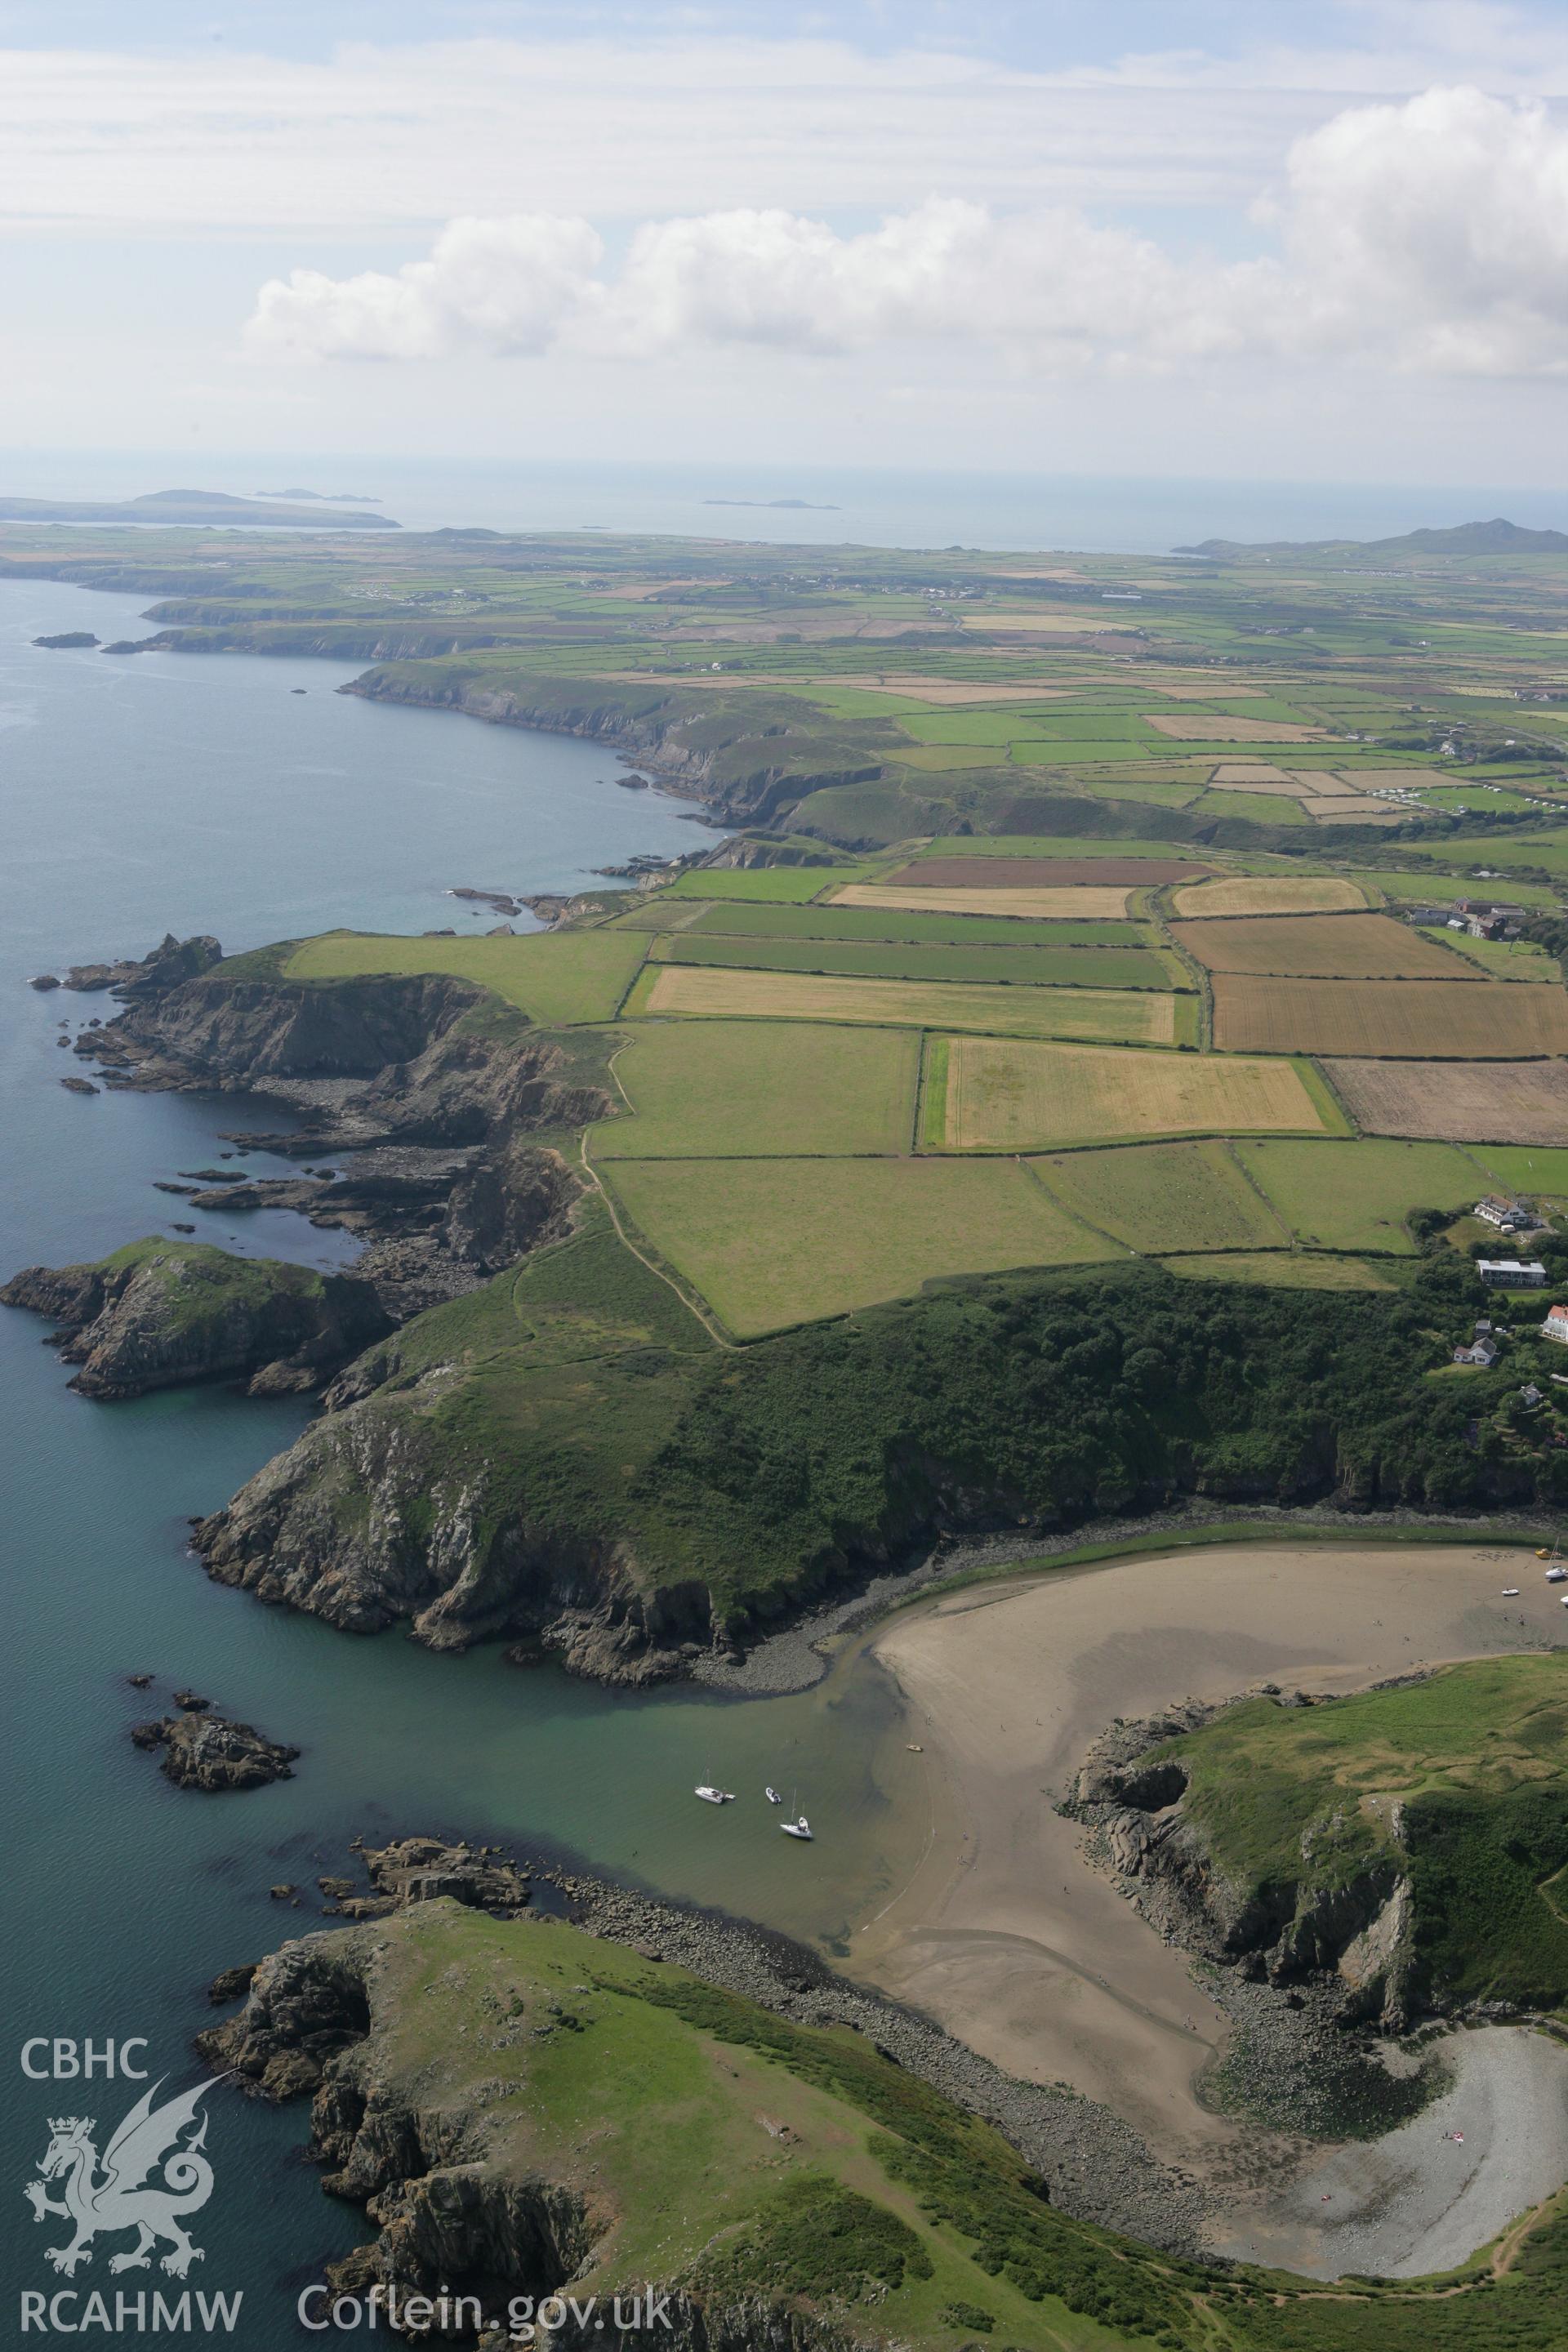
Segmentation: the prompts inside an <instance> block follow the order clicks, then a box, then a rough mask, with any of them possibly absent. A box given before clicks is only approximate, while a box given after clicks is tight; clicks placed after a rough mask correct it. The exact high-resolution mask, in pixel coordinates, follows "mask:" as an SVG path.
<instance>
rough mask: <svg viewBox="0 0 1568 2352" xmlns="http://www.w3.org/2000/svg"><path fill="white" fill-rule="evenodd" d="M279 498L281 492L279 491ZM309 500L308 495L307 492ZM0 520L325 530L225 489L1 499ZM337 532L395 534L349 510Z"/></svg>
mask: <svg viewBox="0 0 1568 2352" xmlns="http://www.w3.org/2000/svg"><path fill="white" fill-rule="evenodd" d="M279 495H281V493H279ZM305 495H306V496H309V495H310V493H309V492H307V493H305ZM0 522H132V523H152V524H159V525H163V524H167V523H180V524H206V525H209V526H210V525H213V524H222V523H239V524H244V525H246V526H247V528H249V527H254V526H256V525H257V524H265V525H267V526H268V527H269V528H271V529H273V530H288V529H289V527H290V525H292V526H294V527H295V528H300V527H302V528H304V529H306V530H321V517H320V516H319V515H313V514H311V513H310V511H309V510H308V509H305V508H302V507H286V506H277V505H273V504H270V503H269V504H267V505H263V504H262V503H261V502H260V501H259V500H258V499H236V498H231V497H230V496H229V495H228V493H227V492H226V490H150V491H149V492H148V493H147V495H146V496H145V497H144V498H140V499H0ZM332 526H333V528H334V529H335V530H397V529H398V528H399V525H398V524H396V523H395V522H394V521H393V520H392V518H391V516H390V515H379V514H358V513H353V512H349V513H346V514H338V515H334V516H333V517H332Z"/></svg>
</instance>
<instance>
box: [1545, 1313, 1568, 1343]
mask: <svg viewBox="0 0 1568 2352" xmlns="http://www.w3.org/2000/svg"><path fill="white" fill-rule="evenodd" d="M1541 1336H1542V1339H1561V1340H1562V1342H1563V1346H1564V1347H1565V1348H1568V1307H1548V1308H1547V1310H1546V1320H1545V1322H1544V1323H1543V1324H1542V1327H1541Z"/></svg>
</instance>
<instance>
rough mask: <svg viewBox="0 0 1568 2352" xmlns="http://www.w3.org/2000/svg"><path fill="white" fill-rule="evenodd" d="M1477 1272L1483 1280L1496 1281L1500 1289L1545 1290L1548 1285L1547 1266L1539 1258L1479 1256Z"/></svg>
mask: <svg viewBox="0 0 1568 2352" xmlns="http://www.w3.org/2000/svg"><path fill="white" fill-rule="evenodd" d="M1476 1272H1477V1273H1478V1274H1479V1276H1480V1277H1481V1280H1482V1281H1483V1282H1489V1283H1494V1284H1495V1285H1496V1286H1497V1287H1498V1288H1499V1289H1500V1290H1544V1289H1545V1287H1546V1268H1545V1267H1544V1266H1543V1265H1542V1263H1541V1261H1540V1259H1539V1258H1532V1257H1531V1258H1517V1257H1483V1258H1479V1259H1478V1260H1477V1262H1476Z"/></svg>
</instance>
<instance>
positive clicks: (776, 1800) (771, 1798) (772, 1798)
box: [763, 1787, 784, 1805]
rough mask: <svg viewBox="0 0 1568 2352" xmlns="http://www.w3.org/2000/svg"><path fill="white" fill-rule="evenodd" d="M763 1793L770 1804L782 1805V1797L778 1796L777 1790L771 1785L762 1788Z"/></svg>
mask: <svg viewBox="0 0 1568 2352" xmlns="http://www.w3.org/2000/svg"><path fill="white" fill-rule="evenodd" d="M763 1796H764V1797H765V1798H766V1799H767V1801H768V1802H769V1804H770V1805H782V1804H783V1802H784V1799H783V1798H782V1797H781V1796H780V1794H779V1792H778V1790H776V1789H774V1788H773V1787H769V1788H766V1789H764V1790H763Z"/></svg>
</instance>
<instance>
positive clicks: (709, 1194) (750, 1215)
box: [605, 1159, 1121, 1339]
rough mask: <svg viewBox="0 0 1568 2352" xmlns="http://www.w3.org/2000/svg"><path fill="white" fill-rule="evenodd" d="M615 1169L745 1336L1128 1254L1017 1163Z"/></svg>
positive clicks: (646, 1222)
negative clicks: (984, 1279)
mask: <svg viewBox="0 0 1568 2352" xmlns="http://www.w3.org/2000/svg"><path fill="white" fill-rule="evenodd" d="M605 1178H606V1181H608V1182H609V1183H610V1184H611V1185H612V1186H613V1188H614V1191H615V1192H616V1197H617V1199H618V1200H619V1201H620V1202H622V1203H623V1204H624V1206H625V1208H626V1211H627V1212H628V1213H629V1214H630V1216H631V1217H632V1219H633V1220H634V1222H635V1223H636V1224H637V1227H638V1228H639V1229H640V1231H641V1232H642V1234H645V1235H646V1236H647V1239H648V1240H649V1241H650V1242H651V1243H652V1244H653V1245H654V1247H655V1248H656V1249H657V1250H658V1253H659V1255H661V1256H662V1257H663V1258H665V1259H666V1260H667V1261H668V1264H669V1265H672V1266H673V1267H674V1268H675V1270H676V1271H677V1273H679V1274H680V1275H682V1276H685V1277H686V1279H687V1280H688V1281H689V1282H690V1283H691V1284H692V1285H693V1286H694V1287H695V1288H696V1289H697V1290H698V1291H700V1294H701V1295H702V1297H704V1298H705V1299H707V1301H708V1302H709V1304H710V1306H711V1307H712V1308H713V1310H714V1312H715V1313H716V1314H717V1315H718V1316H719V1317H720V1318H721V1320H722V1322H723V1323H724V1324H725V1325H726V1326H727V1327H728V1328H729V1329H730V1330H731V1332H733V1334H734V1335H735V1337H736V1338H737V1339H756V1338H760V1337H761V1336H762V1335H763V1333H764V1332H768V1331H779V1330H784V1329H786V1328H789V1327H790V1326H791V1325H793V1324H796V1323H809V1322H816V1321H819V1320H820V1319H821V1318H823V1317H825V1316H830V1315H843V1314H847V1313H848V1312H849V1311H850V1310H851V1309H853V1308H855V1307H870V1306H874V1305H876V1304H878V1303H879V1301H881V1300H884V1299H889V1298H902V1297H909V1296H910V1295H911V1294H912V1293H914V1292H916V1291H918V1290H920V1289H921V1287H922V1286H923V1285H924V1284H925V1283H927V1282H930V1281H933V1280H936V1279H938V1278H940V1277H941V1276H951V1275H961V1274H988V1273H1001V1272H1003V1271H1005V1270H1006V1269H1007V1268H1009V1267H1013V1266H1029V1265H1094V1264H1096V1263H1098V1262H1100V1261H1103V1260H1105V1259H1108V1258H1112V1257H1118V1256H1120V1255H1121V1252H1120V1250H1119V1249H1118V1248H1117V1247H1116V1245H1115V1244H1113V1243H1110V1242H1107V1241H1103V1240H1101V1239H1100V1236H1099V1235H1098V1234H1090V1233H1089V1232H1088V1231H1086V1230H1085V1228H1084V1227H1083V1226H1081V1225H1079V1224H1078V1223H1076V1222H1075V1221H1074V1220H1073V1219H1072V1218H1071V1217H1069V1216H1068V1213H1067V1212H1066V1211H1065V1210H1064V1209H1062V1208H1061V1207H1059V1206H1058V1203H1057V1202H1055V1201H1054V1200H1052V1199H1051V1197H1050V1195H1049V1194H1048V1193H1047V1192H1046V1191H1045V1189H1044V1188H1043V1186H1041V1185H1039V1184H1037V1182H1036V1181H1035V1180H1034V1179H1033V1177H1031V1176H1030V1175H1029V1174H1028V1172H1027V1171H1026V1170H1025V1169H1024V1168H1022V1167H1020V1166H1019V1164H1018V1163H1017V1162H1016V1160H934V1159H933V1160H787V1159H779V1160H702V1161H696V1160H616V1162H615V1163H614V1164H613V1166H607V1167H606V1168H605ZM976 1179H978V1180H979V1181H975V1180H976Z"/></svg>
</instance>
